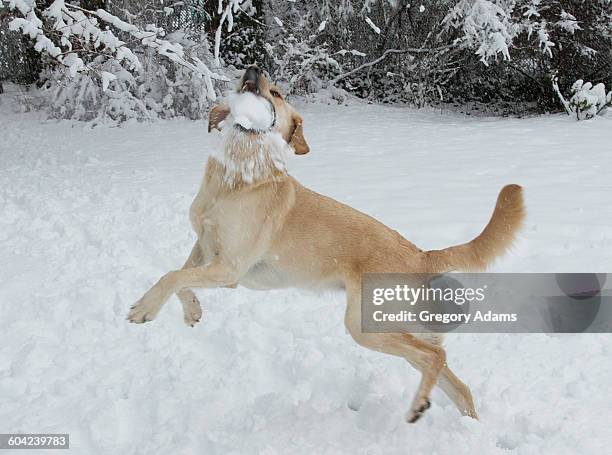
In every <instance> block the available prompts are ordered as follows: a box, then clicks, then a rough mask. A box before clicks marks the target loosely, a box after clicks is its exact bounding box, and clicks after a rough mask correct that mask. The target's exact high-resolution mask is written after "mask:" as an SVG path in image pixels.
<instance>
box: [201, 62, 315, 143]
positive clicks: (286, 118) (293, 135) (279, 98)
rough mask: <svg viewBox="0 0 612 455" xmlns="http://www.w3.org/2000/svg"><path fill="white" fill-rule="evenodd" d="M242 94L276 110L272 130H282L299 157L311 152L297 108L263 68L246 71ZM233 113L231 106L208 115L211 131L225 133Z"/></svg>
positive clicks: (242, 81)
mask: <svg viewBox="0 0 612 455" xmlns="http://www.w3.org/2000/svg"><path fill="white" fill-rule="evenodd" d="M236 91H237V92H238V93H244V92H250V93H252V94H254V95H255V96H258V97H261V98H263V99H265V100H267V101H268V102H269V103H270V104H271V106H272V109H273V111H274V123H273V125H272V128H273V129H274V130H276V131H278V132H279V133H280V134H281V135H282V136H283V138H284V139H285V141H287V143H288V144H289V145H291V146H292V147H293V149H294V150H295V153H296V154H297V155H304V154H306V153H308V152H309V151H310V148H309V147H308V144H307V143H306V139H304V129H303V126H302V124H303V120H302V117H301V116H300V114H298V113H297V111H296V110H295V108H294V107H293V106H291V105H290V104H289V103H288V102H287V101H286V100H285V97H284V96H283V94H282V93H281V91H280V90H279V88H278V87H276V86H275V85H274V84H271V83H270V82H269V81H268V79H267V78H266V76H265V75H264V74H263V72H262V71H261V70H260V69H259V67H257V66H255V65H253V66H250V67H248V68H247V69H246V71H245V72H244V75H243V76H242V78H241V79H240V83H239V84H238V87H237V89H236ZM230 113H231V109H230V107H229V106H228V105H216V106H214V107H213V108H212V109H211V111H210V113H209V114H208V131H209V132H210V131H212V130H213V129H214V128H216V129H218V130H221V127H220V123H221V122H222V121H223V120H225V119H226V118H227V117H228V115H229V114H230Z"/></svg>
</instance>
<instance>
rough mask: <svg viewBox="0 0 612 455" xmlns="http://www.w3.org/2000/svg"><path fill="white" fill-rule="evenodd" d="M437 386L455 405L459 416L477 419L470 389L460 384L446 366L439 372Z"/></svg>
mask: <svg viewBox="0 0 612 455" xmlns="http://www.w3.org/2000/svg"><path fill="white" fill-rule="evenodd" d="M438 385H439V386H440V388H441V389H442V390H443V391H444V393H445V394H446V395H447V396H448V398H450V399H451V401H452V402H453V403H454V404H455V406H456V407H457V409H458V410H459V412H461V414H463V415H465V416H470V417H472V418H474V419H478V414H477V413H476V408H475V407H474V400H473V398H472V392H470V388H469V387H468V386H467V385H465V384H464V383H463V382H461V380H460V379H459V378H458V377H457V376H456V375H455V373H453V372H452V370H451V369H450V368H448V366H444V368H443V369H442V371H440V377H439V378H438Z"/></svg>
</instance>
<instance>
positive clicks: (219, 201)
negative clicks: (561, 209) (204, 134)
mask: <svg viewBox="0 0 612 455" xmlns="http://www.w3.org/2000/svg"><path fill="white" fill-rule="evenodd" d="M237 93H238V94H244V93H249V94H250V95H249V96H251V95H252V96H254V97H256V99H257V100H258V101H260V102H265V103H269V106H270V112H272V116H273V122H272V123H271V124H270V125H269V126H268V127H266V128H264V129H249V128H245V127H244V126H243V125H240V124H238V123H235V124H233V125H232V124H230V125H226V123H227V120H228V119H230V120H231V118H232V115H231V114H232V112H231V111H232V109H231V107H230V106H227V105H218V106H215V107H214V108H213V109H212V110H211V112H210V114H209V131H211V130H212V129H215V128H216V129H219V130H223V131H224V132H225V133H226V137H225V140H224V145H223V147H222V148H223V155H222V156H221V157H220V158H216V157H211V158H209V159H208V162H207V166H206V171H205V173H204V178H203V181H202V185H201V187H200V190H199V192H198V194H197V196H196V198H195V200H194V201H193V204H192V205H191V209H190V220H191V224H192V227H193V229H194V231H195V233H196V234H197V241H196V243H195V245H194V247H193V249H192V251H191V254H190V256H189V258H188V259H187V261H186V262H185V264H184V266H183V268H182V269H180V270H175V271H171V272H169V273H167V274H165V275H164V276H163V277H161V278H160V279H159V281H158V282H157V283H156V284H155V285H154V286H153V287H152V288H151V289H150V290H149V291H147V292H146V293H145V294H144V296H143V297H142V298H141V299H140V300H139V301H138V302H137V303H136V304H135V305H134V306H133V307H132V308H131V310H130V312H129V314H128V320H129V321H131V322H134V323H143V322H147V321H152V320H153V319H154V318H155V317H156V315H157V314H158V312H159V310H160V309H161V307H162V305H163V304H164V303H165V302H166V300H167V299H168V298H169V297H170V296H171V295H172V294H174V293H176V294H177V296H178V298H179V299H180V301H181V302H182V305H183V309H184V318H185V322H186V323H187V324H188V325H191V326H193V325H194V324H195V323H197V322H198V321H199V319H200V317H201V315H202V310H201V307H200V303H199V301H198V299H197V297H196V296H195V294H194V293H193V292H192V291H191V288H219V287H236V286H237V285H241V286H244V287H247V288H251V289H275V288H287V287H297V288H306V289H315V288H316V289H322V288H323V289H324V288H342V289H344V290H345V291H346V295H347V307H346V314H345V318H344V323H345V325H346V328H347V330H348V332H349V333H350V335H351V336H352V338H353V339H354V340H355V341H356V342H357V343H358V344H360V345H361V346H363V347H366V348H369V349H373V350H376V351H379V352H383V353H386V354H391V355H395V356H399V357H402V358H404V359H406V360H407V361H408V362H409V363H410V364H412V365H413V366H414V367H415V368H416V369H418V370H419V371H420V372H421V375H422V377H421V382H420V385H419V388H418V390H417V393H416V395H415V397H414V399H413V401H412V404H411V407H410V410H409V412H408V414H407V417H406V419H407V421H408V422H416V421H417V420H418V419H419V418H420V417H421V416H422V415H423V413H424V412H425V410H427V409H428V408H429V407H430V399H429V397H430V393H431V390H432V388H433V387H434V386H435V385H436V384H437V385H439V386H440V388H441V389H442V390H443V391H444V392H445V393H446V395H447V396H448V397H449V398H450V399H451V401H452V402H453V403H454V404H455V406H456V407H457V409H458V410H459V411H460V412H461V413H462V414H463V415H467V416H471V417H473V418H475V419H477V418H478V415H477V413H476V410H475V407H474V402H473V399H472V394H471V392H470V389H469V388H468V387H467V386H466V385H465V384H464V383H463V382H462V381H461V380H459V378H458V377H457V376H456V375H455V374H454V373H453V372H452V371H451V370H450V368H449V367H448V365H447V363H446V353H445V351H444V349H443V347H442V336H441V335H437V334H434V335H431V334H409V333H364V332H363V331H362V327H361V279H362V275H363V274H364V273H377V272H384V273H432V274H439V273H444V272H448V271H453V270H463V271H478V270H483V269H484V268H486V266H487V265H488V264H490V263H491V262H492V261H493V260H494V259H495V258H497V257H498V256H500V255H501V254H503V253H504V252H505V251H506V250H507V249H508V248H509V247H510V246H511V244H512V242H513V240H514V239H515V235H516V233H517V231H518V230H519V228H520V227H521V224H522V221H523V219H524V216H525V208H524V204H523V195H522V188H521V187H520V186H519V185H508V186H505V187H504V188H503V189H502V190H501V192H500V194H499V196H498V199H497V203H496V206H495V209H494V211H493V215H492V217H491V219H490V221H489V223H488V224H487V225H486V227H485V228H484V230H483V231H482V232H481V233H480V235H478V236H477V237H476V238H474V239H473V240H471V241H470V242H468V243H465V244H461V245H456V246H451V247H449V248H445V249H442V250H432V251H423V250H421V249H419V248H417V247H416V246H415V245H413V244H412V243H410V242H409V241H408V240H406V239H404V238H403V237H402V236H401V235H400V234H399V233H398V232H397V231H394V230H392V229H390V228H388V227H387V226H385V225H384V224H382V223H380V222H379V221H377V220H375V219H374V218H372V217H370V216H368V215H365V214H363V213H361V212H359V211H357V210H355V209H353V208H351V207H349V206H347V205H344V204H342V203H340V202H337V201H335V200H333V199H331V198H329V197H326V196H323V195H320V194H317V193H315V192H314V191H311V190H309V189H307V188H305V187H303V186H302V185H300V183H299V182H298V181H297V180H295V179H294V178H293V177H291V176H290V175H289V174H288V173H287V170H286V168H285V163H284V162H283V158H282V157H283V153H286V152H287V150H290V151H292V152H295V153H296V154H298V155H303V154H306V153H308V152H309V146H308V143H307V142H306V140H305V138H304V130H303V119H302V117H301V116H300V115H299V113H298V112H297V111H296V109H295V108H294V107H293V106H291V105H290V104H289V103H288V102H287V101H286V100H285V98H284V96H283V94H282V93H281V91H280V90H279V89H278V87H276V86H275V85H273V84H271V83H270V82H269V81H268V79H267V78H266V76H265V75H264V74H263V73H262V71H261V70H260V69H259V68H258V67H257V66H251V67H249V68H248V69H247V70H246V71H245V73H244V75H243V77H242V78H241V80H240V82H239V85H238V88H237Z"/></svg>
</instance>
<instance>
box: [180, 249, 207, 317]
mask: <svg viewBox="0 0 612 455" xmlns="http://www.w3.org/2000/svg"><path fill="white" fill-rule="evenodd" d="M202 262H203V256H202V249H201V247H200V242H199V241H197V240H196V243H195V245H194V246H193V248H192V249H191V254H190V255H189V257H188V258H187V260H186V261H185V264H184V265H183V267H182V269H188V268H192V267H198V266H200V265H202ZM176 295H177V297H178V298H179V300H180V301H181V304H182V305H183V320H184V321H185V324H187V325H188V326H190V327H193V326H194V325H196V324H197V323H198V322H200V319H201V318H202V306H201V305H200V301H199V300H198V298H197V297H196V295H195V294H194V293H193V291H192V290H191V289H188V288H185V289H181V290H179V291H178V292H177V293H176Z"/></svg>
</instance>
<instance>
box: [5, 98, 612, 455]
mask: <svg viewBox="0 0 612 455" xmlns="http://www.w3.org/2000/svg"><path fill="white" fill-rule="evenodd" d="M6 104H7V103H5V106H4V107H0V128H1V130H0V213H1V216H0V258H1V259H2V262H1V265H0V433H9V432H58V433H70V438H71V453H76V454H85V455H93V454H104V455H106V454H122V455H126V454H170V453H172V454H205V455H216V454H221V455H226V454H236V455H242V454H248V455H250V454H261V455H276V454H278V455H285V454H307V455H313V454H317V455H325V454H370V455H378V454H381V455H382V454H385V455H387V454H408V453H411V454H419V453H423V454H425V453H427V454H429V453H438V454H474V453H484V454H496V453H500V454H501V453H512V454H556V455H559V454H577V453H580V454H598V455H599V454H603V453H609V450H610V449H609V447H610V444H612V430H611V429H612V393H610V390H609V386H610V384H611V383H612V336H611V335H594V334H585V335H574V336H548V335H456V336H450V337H449V338H448V340H447V349H448V358H449V364H450V365H451V366H452V367H453V368H454V369H455V371H456V372H457V373H458V374H459V375H460V376H461V377H462V379H464V381H465V382H466V383H467V384H469V385H470V387H471V388H472V391H473V394H474V397H475V400H476V404H477V408H478V411H479V414H480V416H481V421H479V422H476V421H473V420H471V419H469V418H467V417H463V418H462V417H460V415H459V413H458V412H457V411H456V410H455V408H454V406H453V405H452V404H451V403H450V402H449V401H448V400H447V399H446V397H444V396H443V395H442V394H441V393H440V392H438V391H436V392H435V394H434V396H433V406H432V408H431V409H430V410H429V411H428V412H427V413H426V414H425V416H424V417H423V418H422V419H421V421H419V422H418V423H417V424H415V425H409V424H406V423H405V422H404V420H403V416H404V413H405V412H406V411H407V409H408V407H409V404H410V400H411V399H412V396H413V393H414V392H415V390H416V387H417V384H418V381H419V375H418V374H417V372H416V371H414V370H412V369H411V367H410V366H409V365H407V364H406V363H405V362H403V361H402V360H400V359H398V358H393V357H388V356H384V355H382V354H378V353H374V352H369V351H365V350H364V349H362V348H360V347H358V346H357V345H355V344H354V343H353V341H352V340H351V338H350V337H349V336H348V335H347V334H346V332H345V329H344V327H343V314H344V301H343V296H342V295H340V294H331V293H330V294H322V295H314V294H305V293H302V292H299V291H291V290H290V291H274V292H253V291H248V290H245V289H237V290H230V289H224V290H210V291H198V292H197V293H198V295H199V297H200V300H201V301H202V304H203V307H204V317H203V320H202V322H201V323H200V324H199V325H197V326H196V327H195V328H189V327H187V326H185V325H184V323H183V321H182V314H181V309H180V304H179V303H178V300H177V299H176V298H175V297H173V298H172V299H171V300H170V302H168V304H167V305H166V306H165V307H164V309H163V310H162V312H161V313H160V315H159V317H158V319H157V320H156V321H154V322H153V323H150V324H146V325H142V326H137V325H133V324H128V323H127V322H126V321H125V316H126V314H127V311H128V308H129V307H130V305H131V304H132V303H133V302H134V301H135V300H136V299H138V298H139V297H140V296H141V295H142V293H143V292H144V291H145V290H147V289H148V287H149V286H150V285H152V284H153V283H154V282H155V281H156V280H157V278H158V277H159V276H160V275H161V274H163V273H164V272H166V271H168V270H170V269H174V268H177V267H179V266H180V265H182V262H183V260H184V258H185V257H186V255H187V254H188V252H189V249H190V247H191V245H192V243H193V241H194V234H193V233H192V232H191V230H190V225H189V220H188V207H189V205H190V203H191V200H192V198H193V197H194V195H195V193H196V191H197V188H198V185H199V181H200V177H201V174H202V170H203V166H204V163H205V161H206V156H207V155H208V154H209V153H211V151H212V149H213V147H214V145H213V144H214V143H215V141H216V140H215V137H214V136H213V135H208V134H207V132H206V125H205V123H203V122H189V121H166V122H160V123H156V124H132V125H127V126H125V127H124V128H106V127H104V128H97V129H94V130H91V129H87V128H84V127H83V126H82V125H78V124H77V125H72V124H70V123H59V124H58V123H55V122H42V121H40V120H38V117H37V116H35V115H33V114H19V115H18V114H13V113H10V110H9V108H8V107H7V106H6ZM302 112H303V114H304V117H305V131H306V135H307V138H308V140H309V142H310V145H311V148H312V152H311V153H310V154H309V155H306V156H302V157H294V158H293V159H292V161H291V163H290V166H291V169H292V173H293V174H294V175H295V176H296V177H297V178H298V179H299V180H300V181H302V182H303V183H304V184H305V185H307V186H309V187H311V188H313V189H315V190H316V191H319V192H322V193H324V194H328V195H330V196H333V197H335V198H337V199H339V200H341V201H344V202H347V203H349V204H351V205H353V206H355V207H356V208H358V209H361V210H363V211H365V212H367V213H369V214H371V215H373V216H375V217H377V218H379V219H381V220H382V221H383V222H385V223H386V224H388V225H390V226H392V227H394V228H396V229H397V230H399V231H400V232H401V233H402V234H404V235H405V236H406V237H407V238H408V239H410V240H411V241H413V242H415V243H416V244H417V245H418V246H420V247H422V248H427V249H432V248H439V247H445V246H448V245H451V244H454V243H458V242H463V241H466V240H468V239H471V238H472V237H473V236H474V235H476V234H477V233H478V232H480V229H481V228H482V227H483V226H484V224H485V223H486V221H487V220H488V218H489V215H490V213H491V211H492V209H493V205H494V201H495V198H496V196H497V193H498V191H499V189H500V188H501V186H502V185H504V184H506V183H520V184H522V185H524V187H525V191H526V202H527V207H528V211H529V216H528V220H527V224H526V227H525V229H524V230H523V231H522V233H521V239H520V241H519V243H518V244H517V246H516V248H515V249H514V250H513V251H512V252H511V253H510V254H508V255H507V256H506V257H504V258H503V259H502V260H500V261H499V262H498V263H497V264H496V265H495V266H494V267H493V270H494V271H516V272H545V271H600V272H603V271H606V272H610V271H611V269H612V205H611V204H610V197H612V178H611V177H610V170H611V169H612V153H611V152H612V150H611V149H610V144H611V143H612V121H611V120H612V119H610V118H609V117H608V118H599V119H596V120H593V121H588V122H575V121H572V120H571V119H569V118H568V117H566V116H561V115H560V116H548V117H541V118H531V119H489V118H471V117H465V116H460V115H456V114H440V113H438V112H434V111H414V110H410V109H401V108H395V107H381V106H374V105H353V106H350V107H343V106H323V105H310V106H307V107H305V108H304V109H303V110H302ZM349 405H350V407H353V408H357V407H358V408H359V411H357V412H355V411H353V410H351V409H350V408H349ZM37 453H40V452H37Z"/></svg>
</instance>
